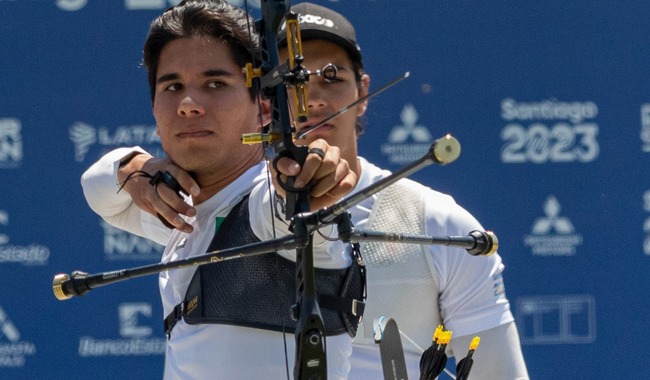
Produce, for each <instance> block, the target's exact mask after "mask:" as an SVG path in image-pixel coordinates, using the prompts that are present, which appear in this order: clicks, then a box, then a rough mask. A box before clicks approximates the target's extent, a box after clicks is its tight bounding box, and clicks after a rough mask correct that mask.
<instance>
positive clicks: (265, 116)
mask: <svg viewBox="0 0 650 380" xmlns="http://www.w3.org/2000/svg"><path fill="white" fill-rule="evenodd" d="M258 101H259V103H260V112H261V113H262V114H261V115H260V119H261V120H262V125H261V126H260V127H263V126H265V125H267V124H269V123H270V122H271V101H270V100H268V99H262V97H258Z"/></svg>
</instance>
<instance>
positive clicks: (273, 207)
mask: <svg viewBox="0 0 650 380" xmlns="http://www.w3.org/2000/svg"><path fill="white" fill-rule="evenodd" d="M260 6H261V2H260ZM244 11H245V13H246V27H247V29H248V44H249V50H250V52H251V63H253V64H255V63H256V62H255V55H254V51H255V47H254V46H253V34H252V32H251V30H252V29H251V18H250V11H249V7H248V0H244ZM262 16H263V13H262ZM260 43H261V41H260ZM252 83H253V86H257V88H256V91H255V92H256V93H257V108H258V113H257V114H258V118H259V124H260V126H261V128H264V125H263V123H264V120H263V119H262V114H263V109H262V98H261V97H262V88H261V78H253V81H252ZM289 112H291V111H289ZM265 148H266V147H263V148H262V150H263V155H264V161H266V186H267V191H268V194H269V208H270V211H271V230H272V231H273V239H276V234H275V215H276V214H277V209H276V205H275V203H276V202H274V201H273V199H274V198H275V197H274V194H273V188H272V187H271V183H272V182H271V181H272V178H271V170H270V167H269V165H271V163H270V162H269V158H268V157H267V155H266V151H265ZM277 263H278V262H277V260H276V266H277ZM276 269H277V268H276ZM276 273H280V271H279V270H278V271H276ZM278 281H279V279H278V278H276V282H278ZM282 343H283V347H284V367H285V371H286V374H287V380H290V379H291V377H290V372H289V350H288V347H287V332H286V330H285V326H284V322H282Z"/></svg>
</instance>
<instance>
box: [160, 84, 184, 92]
mask: <svg viewBox="0 0 650 380" xmlns="http://www.w3.org/2000/svg"><path fill="white" fill-rule="evenodd" d="M181 88H182V85H181V84H180V83H172V84H170V85H168V86H165V88H164V89H163V91H169V92H176V91H178V90H180V89H181Z"/></svg>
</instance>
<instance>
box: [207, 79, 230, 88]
mask: <svg viewBox="0 0 650 380" xmlns="http://www.w3.org/2000/svg"><path fill="white" fill-rule="evenodd" d="M208 87H209V88H223V87H226V84H225V83H223V82H222V81H218V80H215V81H212V82H209V83H208Z"/></svg>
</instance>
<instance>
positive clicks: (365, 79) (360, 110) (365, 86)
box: [357, 74, 370, 117]
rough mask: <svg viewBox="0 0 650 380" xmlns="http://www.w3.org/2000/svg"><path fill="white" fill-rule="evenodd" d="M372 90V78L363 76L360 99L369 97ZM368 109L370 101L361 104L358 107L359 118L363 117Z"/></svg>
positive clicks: (360, 83) (366, 75)
mask: <svg viewBox="0 0 650 380" xmlns="http://www.w3.org/2000/svg"><path fill="white" fill-rule="evenodd" d="M369 88H370V76H369V75H368V74H363V76H361V82H359V98H363V97H364V96H367V95H368V89H369ZM367 108H368V100H366V101H365V102H363V103H360V104H359V105H358V106H357V117H361V116H363V114H365V113H366V109H367Z"/></svg>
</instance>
